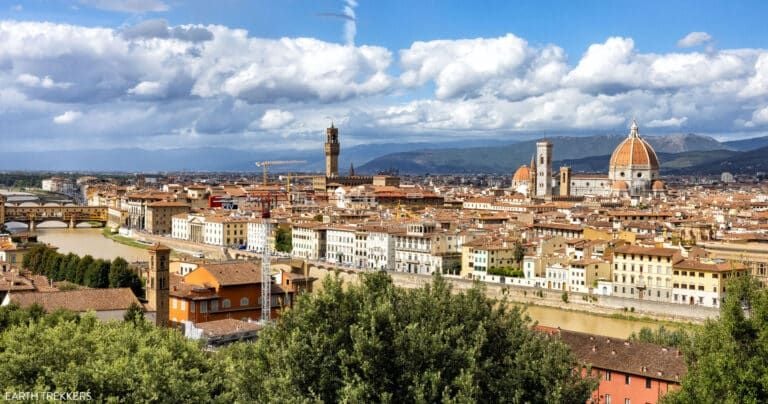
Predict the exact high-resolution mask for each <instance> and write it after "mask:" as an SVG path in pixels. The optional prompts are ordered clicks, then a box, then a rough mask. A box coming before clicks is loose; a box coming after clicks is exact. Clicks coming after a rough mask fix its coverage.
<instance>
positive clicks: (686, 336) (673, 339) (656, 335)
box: [629, 325, 691, 349]
mask: <svg viewBox="0 0 768 404" xmlns="http://www.w3.org/2000/svg"><path fill="white" fill-rule="evenodd" d="M629 339H630V340H633V341H641V342H650V343H653V344H657V345H663V346H673V347H677V348H681V349H683V348H686V347H687V345H688V344H689V343H690V340H691V335H690V333H689V332H688V331H686V330H685V329H683V328H678V329H675V330H670V329H668V328H666V327H664V326H663V325H662V326H660V327H659V328H657V329H655V330H654V329H652V328H650V327H643V328H641V329H640V332H638V333H634V332H633V333H632V335H630V336H629Z"/></svg>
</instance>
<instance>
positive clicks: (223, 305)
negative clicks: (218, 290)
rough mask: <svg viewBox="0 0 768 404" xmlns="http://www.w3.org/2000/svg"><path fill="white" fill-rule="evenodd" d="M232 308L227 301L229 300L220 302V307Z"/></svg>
mask: <svg viewBox="0 0 768 404" xmlns="http://www.w3.org/2000/svg"><path fill="white" fill-rule="evenodd" d="M231 306H232V302H230V301H229V299H224V300H222V301H221V307H223V308H225V309H228V308H230V307H231Z"/></svg>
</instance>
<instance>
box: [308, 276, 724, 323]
mask: <svg viewBox="0 0 768 404" xmlns="http://www.w3.org/2000/svg"><path fill="white" fill-rule="evenodd" d="M333 273H338V274H339V276H340V277H341V278H342V279H343V280H344V282H357V281H358V279H357V278H358V271H356V270H351V269H346V268H343V269H339V270H338V272H337V271H336V270H334V269H332V267H331V266H326V267H318V266H315V265H310V266H309V275H310V276H314V277H316V278H318V282H322V279H323V278H324V277H325V276H326V275H329V274H333ZM389 275H390V276H391V277H392V280H393V282H394V283H395V285H397V286H400V287H403V288H419V287H422V286H424V285H426V284H428V283H430V282H431V281H432V277H431V276H430V275H416V274H408V273H403V272H389ZM447 279H448V280H449V281H450V282H451V284H452V285H453V288H454V290H466V289H469V288H471V287H472V285H473V281H470V280H466V279H458V278H447ZM482 285H483V286H484V287H485V289H486V295H487V296H488V297H491V298H497V299H502V298H506V299H507V300H509V301H511V302H516V303H523V304H535V305H539V306H549V307H555V308H561V309H565V310H578V311H585V312H590V313H595V314H602V315H610V314H617V313H618V314H634V315H636V316H648V317H651V318H656V319H662V320H675V321H692V322H701V321H703V320H704V319H706V318H711V317H717V315H718V310H717V309H714V308H709V307H703V306H690V305H682V304H672V303H661V302H654V301H648V300H637V299H626V298H620V297H615V296H595V295H592V296H588V295H586V294H582V293H574V292H568V303H565V302H563V298H562V296H563V292H562V291H556V290H547V289H541V288H532V287H525V286H512V285H501V284H495V283H482ZM539 292H541V295H542V296H537V294H538V293H539ZM585 298H586V299H588V300H585ZM590 298H591V299H590ZM594 298H597V300H596V301H594ZM633 309H634V310H633Z"/></svg>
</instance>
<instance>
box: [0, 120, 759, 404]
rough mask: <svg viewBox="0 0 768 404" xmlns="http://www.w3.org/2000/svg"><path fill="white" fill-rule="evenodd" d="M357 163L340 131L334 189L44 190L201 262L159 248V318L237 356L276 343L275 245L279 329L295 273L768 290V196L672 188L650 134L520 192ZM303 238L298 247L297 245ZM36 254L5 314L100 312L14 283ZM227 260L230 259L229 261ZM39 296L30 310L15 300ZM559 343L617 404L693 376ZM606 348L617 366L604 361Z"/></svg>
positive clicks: (633, 294)
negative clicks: (749, 282)
mask: <svg viewBox="0 0 768 404" xmlns="http://www.w3.org/2000/svg"><path fill="white" fill-rule="evenodd" d="M340 150H341V146H340V138H339V129H338V128H336V127H334V126H333V125H332V126H331V127H330V128H328V129H327V130H326V144H325V156H326V172H325V173H323V175H302V176H289V175H285V176H275V175H273V176H272V178H273V182H272V183H268V184H265V183H263V182H262V181H258V180H256V179H248V178H231V177H230V178H216V176H208V177H206V176H204V175H200V174H197V175H194V176H190V175H172V174H166V175H157V176H154V177H147V176H136V177H135V178H133V179H132V180H131V181H129V182H128V183H117V182H115V181H109V180H104V179H99V178H96V177H83V178H81V179H79V180H77V181H71V180H66V179H62V178H50V179H46V180H44V181H43V188H44V189H46V190H47V191H51V192H57V193H63V194H68V195H74V194H75V193H77V198H80V199H82V200H83V201H85V203H86V204H87V205H88V206H92V207H101V208H103V209H104V212H105V214H106V226H107V227H108V228H109V229H110V230H111V231H113V232H115V233H120V234H121V235H124V236H128V237H132V238H134V239H138V240H151V241H152V242H156V241H160V242H162V243H163V244H167V245H170V246H174V245H181V246H183V248H182V249H184V250H186V251H187V252H189V251H190V250H192V251H199V252H195V253H193V254H191V255H190V254H187V255H186V256H182V257H180V258H179V257H176V258H173V259H171V257H170V249H168V248H166V247H162V246H159V245H155V246H153V247H152V248H151V249H150V252H151V254H150V261H149V262H148V263H147V265H146V266H145V267H144V268H143V269H142V271H143V272H142V274H143V275H144V277H145V279H146V282H147V285H146V291H147V301H146V308H147V310H148V311H149V312H151V313H150V314H151V315H153V316H155V317H154V318H155V321H156V322H157V323H158V324H161V325H173V326H177V327H184V328H185V329H186V333H187V334H188V335H204V334H205V335H208V336H209V337H211V336H214V335H215V336H216V337H215V338H220V339H221V341H226V340H228V338H235V339H237V338H245V337H248V338H252V337H254V336H255V335H256V333H257V331H258V326H255V325H244V324H251V323H249V321H253V320H257V319H258V318H259V311H260V301H261V292H260V291H261V289H260V285H261V282H262V278H261V264H260V262H259V261H258V257H259V254H260V253H262V252H263V249H264V248H265V246H266V248H269V250H270V252H271V253H272V254H273V256H279V257H280V259H284V260H285V261H282V262H281V261H279V259H278V260H277V261H275V265H273V266H272V270H273V275H274V276H273V285H272V292H271V293H272V307H271V309H272V311H273V313H274V314H273V315H275V316H276V315H279V311H280V310H281V309H283V308H286V307H290V306H292V303H293V301H294V299H295V297H296V294H298V293H302V292H305V291H311V290H312V281H313V280H314V279H313V278H312V277H311V276H307V274H301V273H297V272H296V271H295V270H293V269H292V263H291V260H290V259H291V258H292V259H293V260H294V262H295V261H297V260H303V261H304V262H309V263H322V264H324V265H328V266H332V267H340V268H346V269H350V270H361V271H373V270H385V271H393V272H401V273H410V274H422V275H429V274H434V273H440V274H442V275H444V276H446V277H450V278H457V279H470V280H479V281H481V282H488V283H493V284H498V285H504V286H510V287H521V288H531V289H532V290H542V291H554V292H557V293H561V292H562V293H564V294H582V295H584V296H603V297H605V296H611V297H614V298H618V299H625V300H624V301H627V302H631V301H637V302H640V301H645V302H654V303H655V304H663V305H670V306H678V307H705V308H717V307H720V305H721V304H722V303H723V301H724V299H727V296H728V291H727V286H726V283H727V281H728V280H729V279H730V278H732V277H738V276H742V275H744V274H751V275H752V276H754V277H756V278H757V279H758V280H760V281H761V282H763V283H765V282H768V187H766V186H765V184H763V183H760V182H754V181H752V180H751V179H743V178H738V177H734V176H733V175H730V174H728V173H724V174H723V175H722V176H721V178H716V179H711V180H709V181H707V182H699V181H696V182H693V181H691V180H690V179H688V178H682V177H681V178H665V179H664V180H662V179H661V176H660V171H659V159H658V157H657V155H656V153H655V152H654V150H653V148H652V147H651V146H650V145H649V144H648V143H647V142H646V141H644V140H643V139H642V137H640V132H639V128H638V125H637V123H633V125H632V127H631V129H630V133H629V135H628V136H627V138H626V140H624V141H623V142H622V143H621V144H620V145H619V146H618V147H617V148H616V150H615V151H614V153H613V155H612V156H611V159H610V165H609V167H608V168H607V174H601V173H577V172H572V170H571V169H570V168H569V167H558V168H557V169H555V168H554V167H552V161H553V153H555V152H556V150H553V146H552V144H551V143H549V142H547V141H540V142H538V143H537V148H536V150H535V151H534V152H535V153H534V157H533V158H532V161H531V164H530V165H525V166H522V167H520V168H519V169H518V170H517V171H516V172H515V173H513V174H512V175H511V176H506V178H503V179H498V178H487V179H484V177H481V176H477V177H464V178H460V177H453V178H451V177H447V176H446V177H440V176H431V177H423V178H418V177H409V178H405V177H403V178H399V177H396V176H393V175H384V174H382V175H373V176H359V175H355V173H354V168H353V167H350V170H349V171H350V172H349V175H346V176H344V175H341V174H340V173H339V167H338V157H339V153H340ZM479 179H480V180H479ZM0 198H2V197H0ZM19 205H23V204H21V203H14V202H9V201H5V200H0V219H2V222H5V209H11V208H13V207H14V206H19ZM266 210H268V211H269V212H270V215H269V217H268V218H265V215H264V212H265V211H266ZM37 219H40V218H37ZM30 223H32V222H30ZM30 229H31V226H30ZM267 230H268V231H267ZM286 235H288V237H289V240H290V242H289V243H288V244H287V245H286V244H285V243H283V244H280V242H279V241H278V239H280V238H281V237H282V238H283V241H285V237H286ZM175 248H176V247H175ZM27 249H28V247H26V246H25V244H24V243H23V242H21V241H19V240H18V237H16V240H15V241H14V237H11V236H5V237H4V238H0V265H2V274H3V277H2V279H0V291H1V292H2V293H3V297H4V299H5V300H8V302H10V301H14V302H16V303H20V304H31V302H37V303H40V304H43V305H44V306H46V307H47V308H58V307H62V306H63V307H66V306H67V303H66V302H70V303H71V302H78V301H83V300H82V299H83V298H80V297H77V296H76V295H77V294H76V293H75V294H73V295H72V296H69V297H67V298H66V299H63V298H56V299H54V298H51V296H54V295H51V294H50V292H51V290H45V288H46V286H44V285H46V282H45V280H41V279H36V278H35V277H34V276H27V277H25V276H23V275H21V274H19V275H18V276H16V275H13V277H12V276H11V275H10V274H12V273H13V271H14V269H16V270H17V272H18V267H19V266H20V263H21V260H22V256H23V254H24V253H25V251H27ZM211 251H217V252H218V253H220V255H221V256H223V257H224V258H226V259H228V260H225V261H221V262H217V261H216V260H214V259H213V257H211V256H208V255H209V254H211ZM237 258H246V259H245V260H242V259H241V260H236V259H237ZM47 287H49V288H52V290H55V286H53V285H48V286H47ZM24 291H26V292H29V294H28V295H27V296H26V297H24V293H14V294H13V295H12V293H11V292H24ZM126 291H128V292H130V291H129V290H127V289H122V290H117V291H114V292H104V293H106V294H104V293H102V294H104V295H103V296H102V295H99V296H94V297H88V298H87V299H93V300H94V301H97V302H101V303H99V305H98V307H97V308H96V311H97V312H99V313H101V316H102V317H103V318H105V319H107V318H116V316H118V315H120V314H121V313H124V312H125V310H127V309H128V305H130V304H131V303H133V302H134V301H135V297H134V298H133V299H132V298H131V297H130V296H132V295H130V293H127V292H126ZM46 293H48V294H46ZM62 293H63V292H62ZM88 293H95V292H88ZM110 293H111V295H110ZM129 295H130V296H129ZM9 296H10V297H9ZM14 299H15V300H14ZM628 304H631V303H628ZM91 308H92V309H93V308H94V307H91ZM161 313H165V314H161ZM235 320H239V321H240V323H238V322H234V323H233V321H235ZM545 332H549V333H563V338H564V340H566V342H568V343H569V344H571V345H572V346H573V347H574V349H575V350H576V352H577V356H580V357H583V358H582V359H584V358H586V357H590V356H595V358H592V359H590V361H591V362H590V363H593V364H595V363H600V364H601V365H600V366H601V367H597V368H596V369H599V372H603V373H601V374H600V375H601V387H600V389H602V390H601V391H602V392H600V391H598V392H596V394H599V397H601V398H599V401H600V402H609V401H610V398H606V396H607V397H610V396H611V395H612V394H614V395H616V397H619V396H620V394H624V393H621V391H623V390H621V389H620V388H618V390H617V387H616V386H614V387H611V386H612V383H613V381H612V379H611V376H610V375H611V374H612V373H611V372H614V375H615V376H613V377H621V378H622V380H624V381H625V382H626V383H625V385H626V386H629V385H630V379H632V378H637V377H640V379H638V380H642V383H644V384H643V386H645V387H644V388H643V387H642V386H641V385H640V384H638V385H637V386H639V387H636V388H637V389H638V390H637V395H633V396H632V397H639V396H642V397H646V398H643V400H647V401H648V402H653V401H654V400H653V399H650V398H647V397H652V396H653V394H650V393H648V391H646V389H653V391H654V392H655V393H654V394H656V395H655V397H656V398H658V397H660V396H661V395H662V394H663V392H662V390H663V391H666V390H668V389H669V388H673V387H670V386H676V385H679V380H680V377H681V375H682V374H683V373H684V364H682V360H681V359H680V356H679V354H672V353H667V351H663V353H662V351H658V352H655V351H654V352H655V353H654V354H653V355H657V356H659V357H660V358H661V359H658V361H657V362H658V363H662V364H663V365H659V366H661V367H663V368H664V369H661V368H660V369H658V370H653V371H648V370H642V371H638V370H636V369H635V370H631V369H623V368H622V366H623V365H622V361H620V360H617V359H616V357H615V355H616V354H615V352H616V350H617V349H618V350H621V351H627V352H629V353H625V354H624V355H628V356H632V355H636V353H635V354H633V353H632V352H634V351H632V350H631V349H630V348H629V347H630V346H629V345H626V346H623V345H620V344H616V343H613V344H612V343H611V341H610V340H607V341H602V342H599V341H597V340H595V338H596V336H590V335H587V334H585V335H581V334H574V333H568V332H566V331H560V330H545ZM233 333H234V334H233ZM233 335H235V337H233ZM211 338H213V337H211ZM585 338H590V341H594V343H592V342H590V343H589V344H592V345H594V348H593V350H592V351H589V350H585V349H582V348H584V347H583V346H582V345H583V344H582V342H584V341H583V340H584V339H585ZM580 341H581V342H580ZM632 349H636V350H641V351H643V350H645V351H648V352H650V351H652V350H654V349H657V347H653V346H646V345H639V346H636V347H635V346H633V347H632ZM658 349H660V348H658ZM598 351H600V352H603V354H602V356H600V355H598V354H594V355H592V353H595V352H598ZM645 351H644V352H645ZM605 352H614V354H606V353H605ZM646 354H647V353H646ZM644 355H645V354H644ZM648 355H650V354H648ZM584 360H585V361H586V359H584ZM654 360H656V359H654ZM622 369H623V370H622ZM642 369H645V365H643V366H642ZM605 372H607V373H605ZM653 372H656V373H653ZM666 372H669V373H666ZM652 373H653V374H652ZM633 380H634V379H633ZM636 383H640V382H636ZM626 386H625V387H626ZM648 386H651V387H648ZM633 388H635V387H633ZM611 389H613V390H611ZM617 394H618V395H617ZM627 394H628V393H627ZM632 394H635V393H632ZM649 394H650V395H649Z"/></svg>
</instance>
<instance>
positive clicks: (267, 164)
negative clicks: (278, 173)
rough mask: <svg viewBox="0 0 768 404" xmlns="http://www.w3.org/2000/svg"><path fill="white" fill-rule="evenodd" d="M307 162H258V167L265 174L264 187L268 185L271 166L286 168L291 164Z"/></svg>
mask: <svg viewBox="0 0 768 404" xmlns="http://www.w3.org/2000/svg"><path fill="white" fill-rule="evenodd" d="M304 163H306V161H305V160H275V161H257V162H256V167H261V168H262V170H263V173H264V178H263V180H264V185H267V176H268V175H269V167H270V166H284V165H291V164H304Z"/></svg>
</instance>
